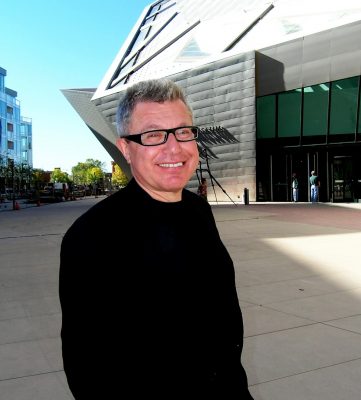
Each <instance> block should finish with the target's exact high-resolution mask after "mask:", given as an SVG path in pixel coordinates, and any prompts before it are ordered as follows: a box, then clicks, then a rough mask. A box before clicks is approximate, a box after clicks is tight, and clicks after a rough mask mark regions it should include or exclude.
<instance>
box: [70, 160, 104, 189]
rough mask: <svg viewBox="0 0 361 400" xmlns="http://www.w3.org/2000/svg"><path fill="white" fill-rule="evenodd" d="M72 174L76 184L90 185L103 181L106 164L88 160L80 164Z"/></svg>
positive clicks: (73, 169)
mask: <svg viewBox="0 0 361 400" xmlns="http://www.w3.org/2000/svg"><path fill="white" fill-rule="evenodd" d="M71 172H72V174H73V182H74V184H76V185H89V184H92V183H95V182H97V181H99V180H101V179H103V177H104V163H102V162H101V161H99V160H93V159H92V158H88V159H87V160H86V161H85V162H79V163H78V164H77V165H76V166H75V167H73V168H72V170H71Z"/></svg>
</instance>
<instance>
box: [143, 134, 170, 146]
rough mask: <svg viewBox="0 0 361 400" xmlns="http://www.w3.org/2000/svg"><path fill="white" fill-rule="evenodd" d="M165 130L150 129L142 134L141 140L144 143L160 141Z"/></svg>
mask: <svg viewBox="0 0 361 400" xmlns="http://www.w3.org/2000/svg"><path fill="white" fill-rule="evenodd" d="M165 134H166V132H164V131H150V132H145V133H143V135H142V142H143V143H145V144H152V143H160V142H162V141H163V140H164V136H165Z"/></svg>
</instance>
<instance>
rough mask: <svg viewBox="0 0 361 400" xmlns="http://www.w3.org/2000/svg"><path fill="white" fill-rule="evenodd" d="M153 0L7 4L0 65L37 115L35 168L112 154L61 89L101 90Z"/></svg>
mask: <svg viewBox="0 0 361 400" xmlns="http://www.w3.org/2000/svg"><path fill="white" fill-rule="evenodd" d="M151 3H152V1H151V0H103V1H101V2H99V1H94V0H46V1H44V0H16V1H6V2H3V4H2V5H1V8H0V10H1V13H0V18H1V22H0V50H1V52H0V67H2V68H4V69H6V70H7V76H6V80H5V85H6V87H8V88H10V89H13V90H16V91H17V93H18V100H20V103H21V114H22V116H24V117H29V118H32V122H33V159H34V168H42V169H45V170H53V169H54V168H56V167H60V168H61V169H62V170H63V171H66V172H69V173H71V168H72V167H73V166H75V165H76V164H77V163H78V162H83V161H85V160H86V159H87V158H94V159H97V160H100V161H102V162H104V163H105V169H106V170H107V171H110V168H111V167H110V161H111V158H110V156H109V155H108V153H107V152H106V151H105V150H104V149H103V147H102V145H101V144H100V143H99V142H98V140H97V139H96V138H95V137H94V135H93V134H92V133H91V132H90V130H89V129H88V128H87V127H86V125H85V124H84V122H83V121H82V120H81V118H80V117H79V116H78V114H77V113H76V111H75V110H74V109H73V108H72V106H71V105H70V103H69V102H68V101H67V100H66V98H65V97H64V96H63V94H62V93H61V91H60V90H61V89H69V88H96V87H97V86H98V85H99V83H100V82H101V80H102V78H103V77H104V75H105V73H106V72H107V70H108V68H109V67H110V65H111V63H112V61H113V60H114V58H115V56H116V55H117V53H118V51H119V49H120V48H121V46H122V44H123V42H124V41H125V39H126V38H127V36H128V34H129V33H130V31H131V29H132V28H133V26H134V24H135V23H136V22H137V20H138V18H139V16H140V15H141V13H142V11H143V9H144V7H146V6H147V5H149V4H151Z"/></svg>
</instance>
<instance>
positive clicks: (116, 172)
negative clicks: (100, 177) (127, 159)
mask: <svg viewBox="0 0 361 400" xmlns="http://www.w3.org/2000/svg"><path fill="white" fill-rule="evenodd" d="M112 167H113V171H112V184H113V186H126V185H127V184H128V178H127V176H126V175H125V173H124V172H123V171H122V169H121V168H120V167H119V165H118V164H115V163H114V162H113V163H112Z"/></svg>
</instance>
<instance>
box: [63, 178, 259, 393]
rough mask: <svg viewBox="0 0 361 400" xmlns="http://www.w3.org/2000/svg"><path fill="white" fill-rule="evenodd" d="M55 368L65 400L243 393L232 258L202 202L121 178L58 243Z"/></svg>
mask: <svg viewBox="0 0 361 400" xmlns="http://www.w3.org/2000/svg"><path fill="white" fill-rule="evenodd" d="M60 301H61V306H62V314H63V323H62V332H61V336H62V346H63V360H64V370H65V373H66V375H67V379H68V383H69V387H70V389H71V391H72V392H73V395H74V397H75V399H76V400H83V399H84V400H90V399H97V400H100V399H146V398H156V399H167V400H171V399H188V398H197V399H207V400H208V399H222V400H226V399H237V400H241V399H251V396H250V395H249V392H248V388H247V378H246V374H245V372H244V370H243V367H242V365H241V361H240V357H241V351H242V344H243V325H242V314H241V311H240V308H239V303H238V299H237V293H236V288H235V281H234V268H233V263H232V260H231V258H230V256H229V254H228V252H227V250H226V249H225V247H224V245H223V244H222V242H221V240H220V238H219V234H218V230H217V228H216V224H215V221H214V218H213V215H212V211H211V208H210V206H209V205H208V203H207V202H206V201H204V200H203V199H201V198H200V197H198V196H197V195H195V194H194V193H191V192H189V191H187V190H184V191H183V193H182V201H180V202H176V203H164V202H159V201H156V200H154V199H152V198H151V197H150V196H149V195H148V194H147V193H146V192H144V191H143V190H142V189H141V188H140V187H139V186H138V185H137V183H136V182H135V181H134V180H132V181H131V182H130V183H129V184H128V186H127V187H126V188H124V189H122V190H120V191H119V192H117V193H115V194H114V195H112V196H110V197H108V198H106V199H104V200H103V201H101V202H99V203H98V204H96V205H95V206H94V207H92V208H91V209H90V210H88V211H87V212H86V213H85V214H83V215H82V216H81V217H80V218H78V220H77V221H75V223H74V224H73V225H72V226H71V227H70V229H69V230H68V232H67V233H66V235H65V236H64V239H63V242H62V246H61V264H60Z"/></svg>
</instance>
